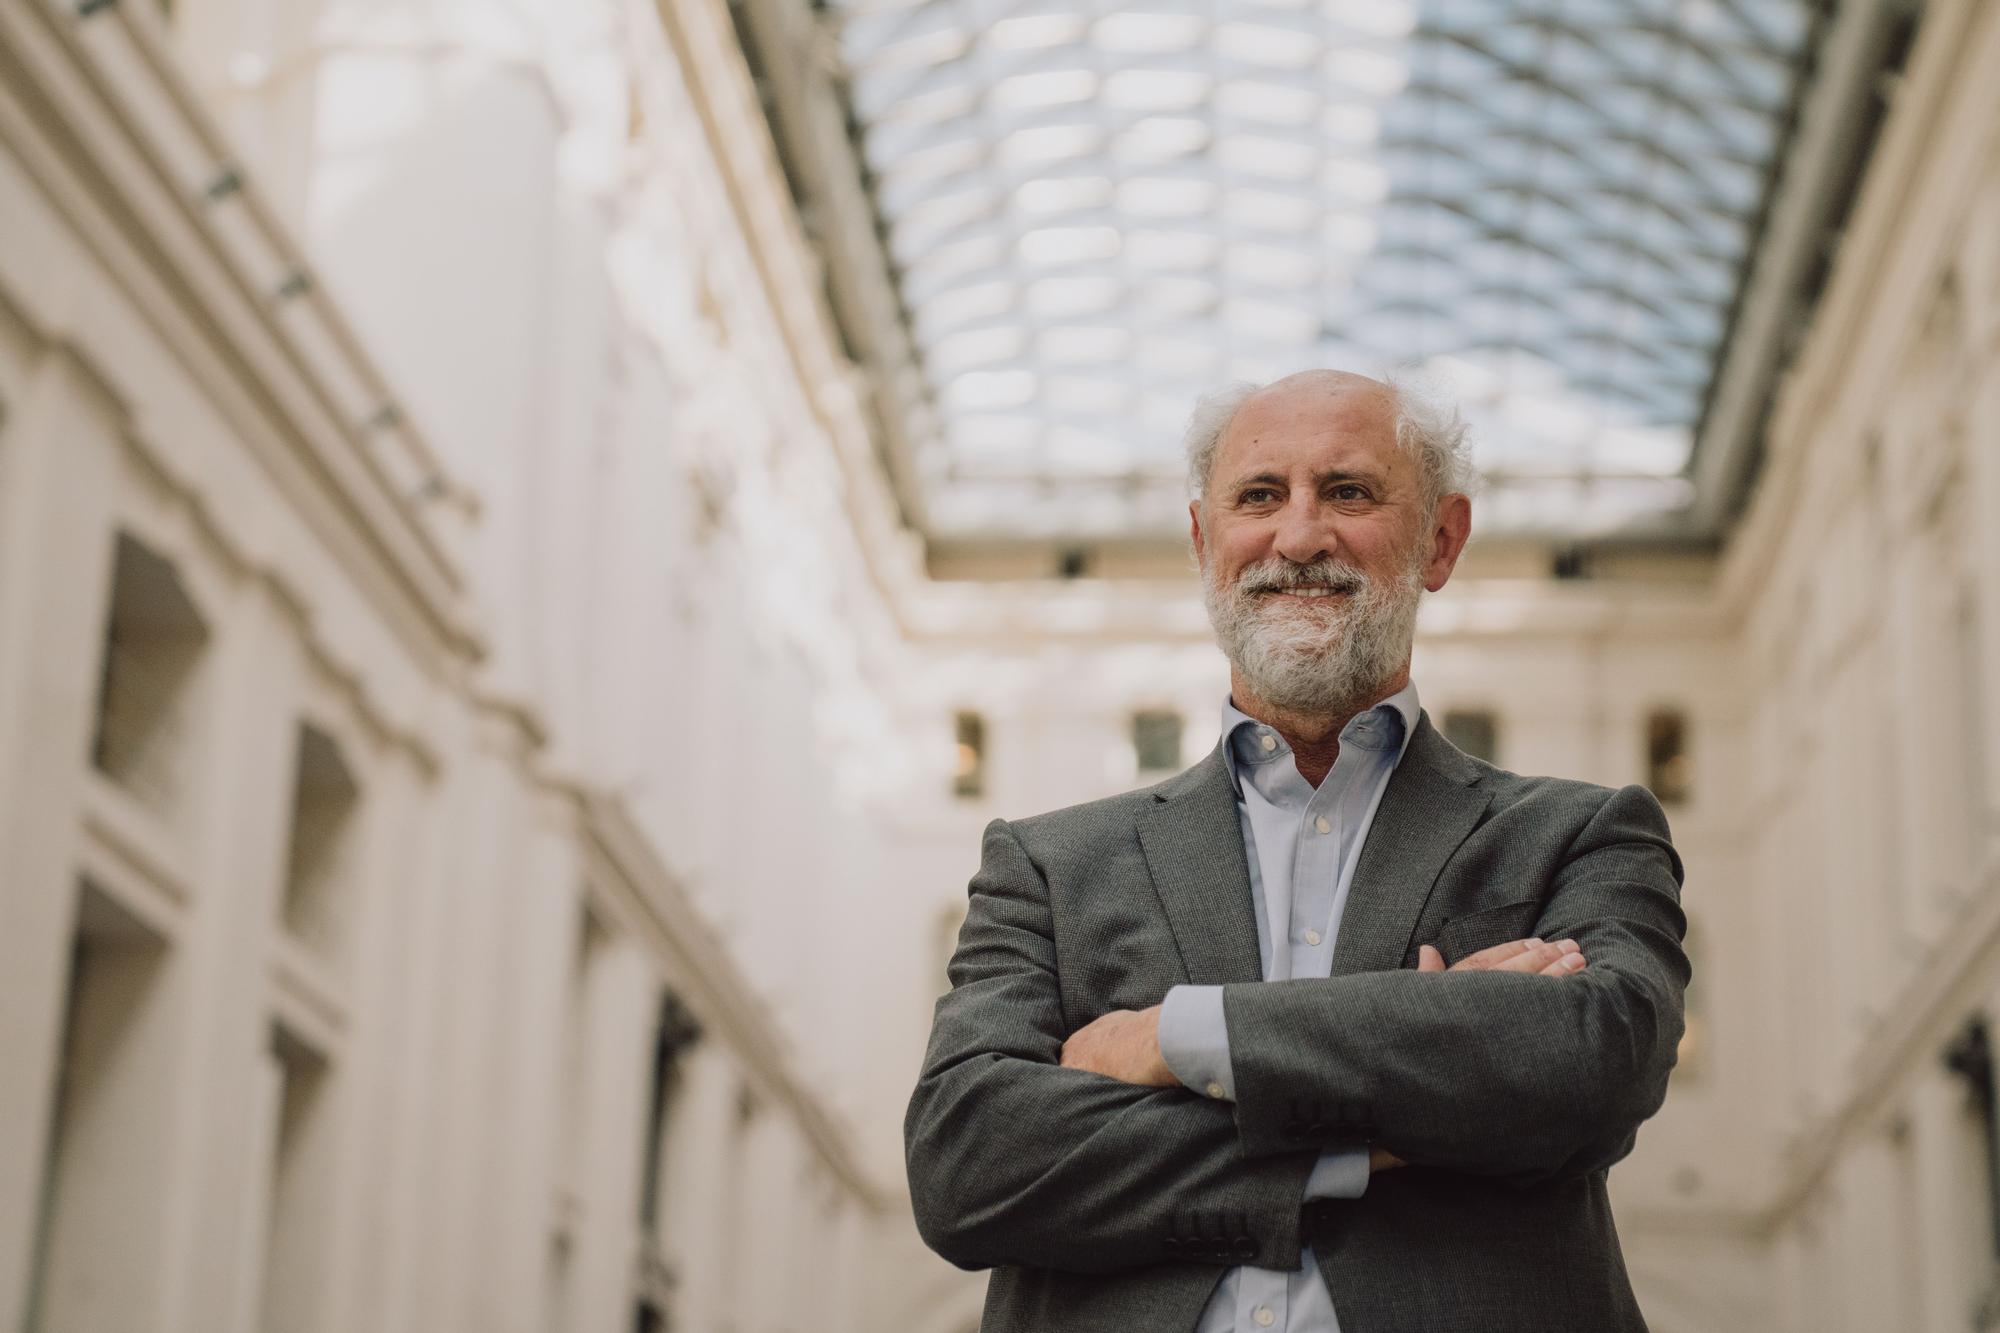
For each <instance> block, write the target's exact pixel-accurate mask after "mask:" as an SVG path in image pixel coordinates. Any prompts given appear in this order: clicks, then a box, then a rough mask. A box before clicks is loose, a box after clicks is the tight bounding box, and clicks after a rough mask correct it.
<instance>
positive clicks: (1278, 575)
mask: <svg viewBox="0 0 2000 1333" xmlns="http://www.w3.org/2000/svg"><path fill="white" fill-rule="evenodd" d="M1367 586H1368V576H1367V575H1366V574H1363V573H1362V572H1361V571H1360V570H1358V569H1355V568H1354V567H1353V566H1351V565H1343V564H1341V563H1340V562H1338V561H1336V560H1334V559H1332V558H1331V557H1328V558H1325V559H1321V560H1315V561H1313V562H1311V563H1310V564H1304V565H1300V564H1294V563H1293V562H1292V561H1290V560H1276V561H1267V562H1265V563H1264V564H1261V565H1252V566H1251V567H1250V568H1248V569H1246V570H1244V571H1243V572H1242V573H1241V574H1240V575H1238V576H1237V579H1236V589H1237V591H1238V592H1242V593H1258V592H1282V591H1285V590H1287V589H1291V588H1331V589H1332V590H1333V591H1335V592H1349V593H1353V592H1361V591H1362V590H1364V589H1365V588H1367Z"/></svg>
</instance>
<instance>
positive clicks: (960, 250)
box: [832, 0, 1814, 538]
mask: <svg viewBox="0 0 2000 1333" xmlns="http://www.w3.org/2000/svg"><path fill="white" fill-rule="evenodd" d="M832 4H833V11H832V12H833V13H834V15H835V17H836V18H837V20H838V28H839V33H840V45H841V50H842V54H843V57H844V59H845V61H846V63H847V66H848V71H849V78H850V87H851V95H852V98H853V102H854V107H855V111H856V115H857V118H858V120H859V122H860V125H861V128H862V146H863V153H864V155H865V157H866V159H867V163H868V167H869V170H870V172H871V173H872V175H873V177H874V181H875V185H876V190H877V196H876V197H877V205H878V207H879V208H880V210H881V212H882V215H883V221H884V223H885V226H886V231H887V243H888V248H889V253H890V259H891V262H892V264H893V266H894V268H895V270H896V273H897V276H898V279H899V281H900V283H901V285H902V292H903V298H904V301H905V303H906V306H907V308H908V311H909V315H910V320H911V324H912V328H913V330H914V332H915V335H916V338H917V342H918V345H919V347H920V348H921V349H922V355H923V358H924V364H925V369H926V372H927V374H928V375H929V377H930V380H931V385H932V389H933V391H934V393H935V396H936V399H937V402H938V405H939V407H940V409H941V411H940V416H941V427H940V431H939V434H938V437H937V439H936V440H935V441H934V443H933V444H932V445H931V446H929V447H928V449H927V450H926V452H925V453H924V454H923V456H921V457H920V458H918V459H917V465H918V471H919V474H920V476H921V477H922V479H923V484H924V486H925V490H926V497H927V504H928V507H929V511H930V517H931V528H932V531H933V534H934V535H938V536H994V535H1016V534H1019V535H1038V536H1061V537H1071V538H1088V537H1106V536H1133V535H1144V534H1152V533H1159V534H1167V535H1177V534H1179V533H1180V532H1181V531H1182V530H1183V528H1182V524H1183V522H1184V519H1183V516H1182V498H1183V478H1182V464H1181V457H1180V450H1179V443H1180V440H1179V436H1180V430H1181V426H1182V423H1183V421H1184V420H1185V418H1186V415H1187V411H1188V408H1189V406H1190V405H1191V404H1192V401H1193V399H1194V397H1195V395H1196V394H1197V393H1199V392H1200V391H1202V390H1203V389H1206V388H1209V387H1213V386H1216V385H1219V384H1222V383H1224V382H1227V381H1230V380H1236V379H1257V380H1262V379H1269V378H1272V377H1275V376H1277V375H1281V374H1284V373H1286V372H1288V371H1291V370H1296V369H1300V368H1303V367H1307V366H1318V365H1325V366H1337V367H1345V368H1353V369H1359V370H1371V369H1379V368H1381V367H1383V366H1386V365H1390V364H1396V363H1410V362H1417V363H1423V364H1427V365H1430V366H1431V367H1433V368H1434V369H1435V370H1436V371H1437V372H1438V373H1439V375H1440V377H1441V378H1442V379H1444V380H1445V381H1446V382H1447V384H1449V385H1450V386H1451V387H1452V388H1453V389H1454V391H1455V392H1456V393H1457V394H1458V395H1459V396H1460V398H1461V400H1462V401H1463V402H1464V404H1465V406H1466V408H1467V411H1468V413H1469V414H1470V415H1471V417H1472V419H1473V422H1474V426H1475V431H1476V440H1477V443H1476V450H1477V458H1478V461H1479V464H1480V466H1481V468H1482V470H1483V471H1485V472H1486V474H1487V476H1488V487H1487V491H1486V494H1485V496H1484V497H1483V498H1482V500H1481V502H1480V505H1479V508H1478V520H1477V521H1478V526H1479V527H1480V528H1482V529H1483V530H1487V531H1492V530H1494V529H1495V528H1500V529H1515V530H1522V529H1537V530H1539V529H1553V530H1555V531H1559V532H1566V533H1588V532H1597V531H1604V530H1609V529H1613V528H1616V527H1618V526H1620V525H1622V524H1624V523H1627V522H1629V521H1633V520H1636V519H1640V518H1644V517H1646V516H1648V515H1657V514H1661V513H1664V512H1667V511H1671V510H1673V509H1676V508H1678V507H1680V506H1682V505H1684V504H1686V503H1687V501H1688V500H1689V498H1690V495H1689V488H1688V484H1687V483H1686V482H1685V481H1684V480H1683V479H1682V476H1681V472H1682V468H1683V465H1684V464H1685V463H1686V461H1687V457H1688V452H1689V449H1690V447H1691V442H1692V433H1693V428H1694V426H1695V423H1696V420H1697V417H1698V416H1699V414H1700V411H1701V405H1702V401H1703V397H1704V394H1705V393H1706V390H1707V387H1708V383H1709V380H1710V378H1711V377H1712V375H1713V374H1714V369H1715V360H1716V356H1717V348H1718V344H1719V342H1720V340H1721V338H1722V335H1723V332H1724V326H1725V323H1726V320H1727V317H1728V311H1729V307H1730V304H1731V302H1732V300H1733V298H1734V295H1735V292H1736V290H1737V287H1738V285H1739V283H1740V281H1741V277H1742V270H1743V267H1744V264H1745V260H1746V254H1747V250H1748V246H1749V244H1750V240H1751V233H1752V227H1753V220H1754V217H1755V214H1756V212H1757V210H1758V208H1759V206H1760V203H1761V201H1762V199H1763V196H1764V191H1765V181H1766V179H1767V175H1768V173H1769V171H1770V167H1771V162H1772V158H1773V156H1774V155H1775V154H1776V153H1777V152H1779V151H1780V150H1781V148H1782V144H1781V142H1780V139H1781V136H1782V134H1783V133H1784V130H1785V113H1786V108H1787V106H1788V105H1789V102H1790V99H1791V96H1792V90H1793V83H1794V81H1795V80H1796V78H1797V77H1798V69H1799V67H1800V65H1801V63H1802V57H1803V54H1804V52H1803V47H1804V44H1805V42H1806V41H1807V40H1808V36H1809V34H1810V32H1811V29H1812V23H1811V17H1812V12H1813V8H1814V7H1813V4H1812V3H1811V0H1422V2H1421V3H1417V2H1414V0H1199V3H1195V2H1191V0H1140V2H1139V3H1106V2H1104V0H1098V2H1096V3H1078V2H1076V0H1060V2H1059V0H832Z"/></svg>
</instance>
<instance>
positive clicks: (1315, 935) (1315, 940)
mask: <svg viewBox="0 0 2000 1333" xmlns="http://www.w3.org/2000/svg"><path fill="white" fill-rule="evenodd" d="M1306 943H1307V944H1310V945H1313V946H1314V947H1317V946H1318V945H1319V932H1318V931H1316V930H1309V931H1307V932H1306Z"/></svg>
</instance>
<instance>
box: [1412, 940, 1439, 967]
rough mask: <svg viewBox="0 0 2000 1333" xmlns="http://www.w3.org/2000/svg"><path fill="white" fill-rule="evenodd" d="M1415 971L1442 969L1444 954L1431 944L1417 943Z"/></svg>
mask: <svg viewBox="0 0 2000 1333" xmlns="http://www.w3.org/2000/svg"><path fill="white" fill-rule="evenodd" d="M1417 971H1419V972H1442V971H1444V955H1443V954H1441V953H1439V952H1438V951H1437V949H1436V947H1435V946H1433V945H1429V944H1420V945H1418V946H1417Z"/></svg>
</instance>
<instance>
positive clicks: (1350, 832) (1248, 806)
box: [1160, 681, 1417, 1333]
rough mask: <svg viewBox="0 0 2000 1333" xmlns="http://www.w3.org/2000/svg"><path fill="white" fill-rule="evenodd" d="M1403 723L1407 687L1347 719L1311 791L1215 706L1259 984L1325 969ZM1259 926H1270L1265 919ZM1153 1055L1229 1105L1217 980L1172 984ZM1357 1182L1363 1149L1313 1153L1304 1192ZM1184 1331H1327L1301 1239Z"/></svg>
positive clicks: (1322, 1295)
mask: <svg viewBox="0 0 2000 1333" xmlns="http://www.w3.org/2000/svg"><path fill="white" fill-rule="evenodd" d="M1416 726H1417V687H1416V683H1415V682H1414V681H1412V682H1411V683H1409V684H1407V685H1405V686H1403V688H1402V689H1400V690H1398V691H1397V692H1396V693H1394V694H1392V695H1390V696H1389V697H1388V698H1386V699H1384V700H1382V701H1381V702H1380V703H1378V704H1376V705H1375V706H1374V707H1372V708H1369V709H1366V710H1364V711H1363V712H1361V713H1358V714H1356V715H1355V716H1354V718H1353V719H1352V720H1350V721H1349V722H1348V724H1347V725H1346V726H1345V727H1343V728H1341V731H1340V753H1339V754H1338V755H1337V756H1336V757H1335V759H1334V764H1333V769H1332V771H1331V772H1329V773H1328V774H1327V775H1326V778H1325V780H1323V781H1322V782H1321V783H1320V785H1319V787H1318V789H1317V790H1315V789H1314V787H1313V786H1312V784H1311V783H1309V782H1307V781H1306V780H1305V778H1304V777H1303V776H1302V775H1301V774H1300V773H1299V769H1298V765H1297V764H1296V763H1294V762H1293V760H1292V750H1291V747H1290V746H1289V745H1287V744H1285V738H1284V737H1282V736H1280V735H1279V734H1278V733H1277V732H1276V731H1275V730H1273V729H1272V728H1270V727H1267V726H1265V725H1264V724H1263V723H1261V722H1259V721H1257V720H1256V719H1255V718H1252V717H1249V716H1246V715H1245V714H1243V713H1242V712H1239V711H1238V710H1237V708H1236V706H1235V703H1234V701H1232V700H1225V701H1224V702H1223V705H1222V731H1223V735H1224V737H1225V751H1226V753H1227V756H1228V759H1229V778H1230V782H1231V784H1232V785H1233V786H1234V787H1235V788H1236V813H1237V817H1238V819H1239V820H1240V822H1241V824H1242V827H1243V850H1244V852H1245V853H1246V855H1245V858H1244V859H1245V860H1247V861H1248V862H1249V864H1250V895H1251V898H1252V900H1253V902H1254V904H1255V907H1256V913H1257V951H1258V957H1259V959H1260V961H1261V962H1262V964H1263V968H1264V980H1266V981H1283V980H1287V979H1289V978H1292V977H1324V976H1331V975H1332V973H1333V945H1334V940H1335V939H1336V938H1337V937H1338V936H1339V934H1340V914H1341V911H1342V910H1343V909H1344V908H1345V907H1346V906H1347V890H1348V885H1349V882H1350V881H1351V880H1352V879H1353V878H1354V863H1355V862H1356V861H1358V860H1359V859H1360V853H1361V846H1362V843H1363V842H1364V841H1365V840H1366V839H1367V836H1368V826H1369V825H1370V824H1372V823H1373V822H1374V820H1375V808H1376V807H1377V806H1378V805H1380V804H1381V802H1382V793H1383V791H1384V790H1385V789H1386V788H1387V787H1388V785H1389V775H1390V774H1391V773H1393V772H1395V770H1396V765H1397V764H1398V763H1399V762H1400V761H1401V760H1402V757H1403V751H1404V749H1405V748H1406V747H1407V746H1408V745H1409V740H1410V735H1411V734H1412V733H1413V732H1414V731H1415V730H1416ZM1273 923H1276V924H1275V926H1274V924H1273ZM1160 1054H1161V1056H1162V1057H1163V1058H1164V1059H1165V1060H1166V1062H1167V1067H1168V1068H1169V1069H1171V1070H1173V1071H1174V1077H1176V1078H1178V1079H1179V1080H1180V1081H1181V1082H1182V1083H1184V1084H1186V1085H1187V1086H1188V1087H1189V1088H1191V1089H1193V1090H1195V1091H1196V1092H1202V1093H1205V1094H1206V1095H1208V1096H1211V1097H1221V1098H1226V1099H1228V1100H1231V1101H1234V1100H1235V1098H1236V1078H1235V1074H1234V1072H1233V1071H1232V1069H1231V1066H1230V1062H1229V1029H1228V1027H1227V1026H1226V1024H1225V1023H1224V1021H1223V1014H1222V987H1220V986H1175V987H1173V988H1172V989H1171V990H1169V991H1168V992H1167V998H1166V1002H1165V1004H1164V1005H1163V1007H1162V1008H1161V1010H1160ZM1367 1188H1368V1149H1366V1148H1344V1149H1336V1150H1332V1151H1328V1152H1325V1153H1322V1154H1321V1155H1320V1159H1319V1161H1318V1163H1316V1164H1315V1165H1314V1167H1313V1170H1312V1174H1311V1176H1310V1177H1309V1178H1308V1179H1307V1181H1306V1189H1305V1197H1304V1198H1303V1199H1301V1200H1300V1202H1301V1203H1302V1204H1303V1203H1304V1202H1305V1200H1306V1199H1354V1198H1359V1197H1360V1196H1361V1194H1362V1193H1363V1192H1364V1191H1365V1190H1366V1189H1367ZM1195 1333H1340V1320H1339V1319H1338V1318H1337V1317H1336V1316H1335V1314H1334V1310H1333V1296H1332V1293H1330V1292H1329V1291H1328V1290H1327V1289H1326V1283H1325V1282H1324V1281H1323V1280H1321V1278H1320V1275H1319V1270H1318V1269H1317V1268H1316V1267H1315V1266H1314V1262H1313V1253H1312V1248H1311V1247H1310V1246H1308V1247H1306V1249H1305V1250H1304V1252H1303V1253H1302V1254H1301V1255H1300V1256H1299V1266H1298V1268H1297V1269H1295V1270H1294V1271H1292V1272H1280V1271H1278V1270H1276V1269H1270V1268H1250V1267H1247V1266H1246V1267H1239V1268H1232V1269H1230V1270H1229V1272H1227V1273H1226V1274H1224V1275H1223V1278H1222V1282H1221V1283H1220V1285H1218V1286H1217V1287H1216V1289H1215V1294H1214V1295H1213V1296H1211V1297H1210V1298H1209V1302H1208V1305H1207V1306H1206V1307H1205V1308H1204V1309H1203V1310H1202V1313H1201V1319H1200V1321H1199V1322H1198V1323H1197V1324H1196V1325H1195Z"/></svg>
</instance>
